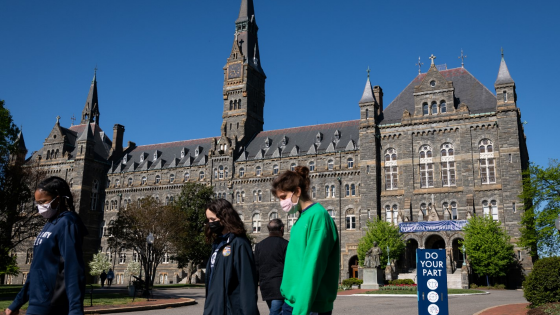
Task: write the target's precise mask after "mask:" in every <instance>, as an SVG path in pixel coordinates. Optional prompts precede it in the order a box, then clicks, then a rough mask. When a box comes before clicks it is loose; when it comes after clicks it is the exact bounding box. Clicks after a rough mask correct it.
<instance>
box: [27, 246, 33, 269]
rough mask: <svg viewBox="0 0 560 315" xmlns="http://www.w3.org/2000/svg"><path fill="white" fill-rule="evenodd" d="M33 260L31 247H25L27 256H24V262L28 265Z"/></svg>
mask: <svg viewBox="0 0 560 315" xmlns="http://www.w3.org/2000/svg"><path fill="white" fill-rule="evenodd" d="M32 261H33V248H28V249H27V256H26V257H25V264H26V265H30V264H31V262H32Z"/></svg>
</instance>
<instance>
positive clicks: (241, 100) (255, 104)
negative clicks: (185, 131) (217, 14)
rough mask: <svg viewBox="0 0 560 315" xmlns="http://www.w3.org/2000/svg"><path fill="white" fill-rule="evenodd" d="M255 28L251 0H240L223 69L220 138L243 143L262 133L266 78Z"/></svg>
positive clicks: (241, 144)
mask: <svg viewBox="0 0 560 315" xmlns="http://www.w3.org/2000/svg"><path fill="white" fill-rule="evenodd" d="M258 30H259V28H258V26H257V22H256V19H255V10H254V6H253V0H242V1H241V9H240V10H239V17H238V18H237V20H236V21H235V34H234V40H233V47H232V49H231V54H230V56H229V58H228V59H227V62H226V65H225V67H224V89H223V98H224V104H223V106H224V109H223V116H222V117H223V123H222V128H221V131H222V132H221V138H222V139H224V138H225V139H224V140H226V139H228V140H229V141H228V142H230V141H233V142H234V143H237V144H238V148H240V147H241V146H244V145H246V144H247V142H248V141H249V140H251V138H252V137H253V136H254V135H256V134H257V133H259V132H261V131H262V130H263V124H264V119H263V110H264V100H265V92H264V85H265V80H266V75H265V74H264V71H263V69H262V67H261V60H260V55H259V41H258V37H257V32H258Z"/></svg>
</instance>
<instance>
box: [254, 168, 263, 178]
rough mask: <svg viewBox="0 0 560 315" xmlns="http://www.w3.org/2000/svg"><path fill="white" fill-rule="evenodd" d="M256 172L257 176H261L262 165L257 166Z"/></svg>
mask: <svg viewBox="0 0 560 315" xmlns="http://www.w3.org/2000/svg"><path fill="white" fill-rule="evenodd" d="M255 174H256V175H257V176H261V174H262V168H261V167H260V166H257V168H256V169H255Z"/></svg>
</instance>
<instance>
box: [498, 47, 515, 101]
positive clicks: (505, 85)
mask: <svg viewBox="0 0 560 315" xmlns="http://www.w3.org/2000/svg"><path fill="white" fill-rule="evenodd" d="M494 88H495V89H496V98H497V104H496V105H497V109H498V110H512V109H515V108H517V104H516V102H517V93H516V91H515V81H513V79H512V77H511V75H510V74H509V70H508V67H507V65H506V60H505V59H504V51H503V49H502V60H501V61H500V69H499V70H498V78H497V79H496V82H495V83H494Z"/></svg>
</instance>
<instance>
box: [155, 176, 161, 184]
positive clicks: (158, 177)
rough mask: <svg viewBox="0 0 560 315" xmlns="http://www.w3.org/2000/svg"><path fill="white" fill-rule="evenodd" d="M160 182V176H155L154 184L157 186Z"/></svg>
mask: <svg viewBox="0 0 560 315" xmlns="http://www.w3.org/2000/svg"><path fill="white" fill-rule="evenodd" d="M160 182H161V176H159V175H156V184H159V183H160Z"/></svg>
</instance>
